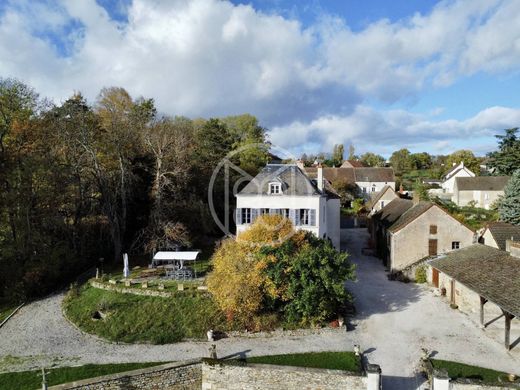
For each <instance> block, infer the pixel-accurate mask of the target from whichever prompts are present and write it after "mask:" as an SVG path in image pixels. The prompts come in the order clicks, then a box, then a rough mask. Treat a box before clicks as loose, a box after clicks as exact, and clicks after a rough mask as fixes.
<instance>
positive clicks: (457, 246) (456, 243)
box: [451, 241, 460, 249]
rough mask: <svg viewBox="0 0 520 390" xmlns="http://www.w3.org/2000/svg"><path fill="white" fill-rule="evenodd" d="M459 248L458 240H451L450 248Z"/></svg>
mask: <svg viewBox="0 0 520 390" xmlns="http://www.w3.org/2000/svg"><path fill="white" fill-rule="evenodd" d="M459 248H460V241H452V242H451V249H459Z"/></svg>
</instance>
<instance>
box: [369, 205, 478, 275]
mask: <svg viewBox="0 0 520 390" xmlns="http://www.w3.org/2000/svg"><path fill="white" fill-rule="evenodd" d="M370 233H371V237H372V241H373V242H374V243H376V252H377V255H378V256H379V257H380V258H382V259H383V262H384V264H385V265H386V266H387V267H388V268H389V269H390V271H391V272H392V273H393V272H397V271H401V270H404V269H405V268H408V267H410V266H412V265H414V264H416V263H418V262H420V261H422V260H425V259H427V258H429V257H432V256H437V255H438V254H441V253H446V252H450V251H452V250H456V249H459V248H464V247H467V246H469V245H471V244H472V243H473V241H474V232H473V231H472V230H471V229H470V228H469V227H467V226H466V225H464V224H462V223H461V222H459V221H458V220H457V219H455V218H454V217H453V216H451V215H450V214H449V213H448V212H447V211H446V210H444V209H442V208H441V207H439V206H438V205H436V204H434V203H432V202H418V201H415V200H408V199H394V200H392V201H391V202H390V203H389V204H388V205H386V206H385V207H383V208H382V209H381V210H380V211H378V212H376V213H375V214H374V215H373V216H372V218H371V221H370Z"/></svg>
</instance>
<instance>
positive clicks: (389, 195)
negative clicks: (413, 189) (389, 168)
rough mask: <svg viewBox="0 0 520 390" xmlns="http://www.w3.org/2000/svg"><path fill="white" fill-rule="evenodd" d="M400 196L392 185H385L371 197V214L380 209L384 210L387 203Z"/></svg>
mask: <svg viewBox="0 0 520 390" xmlns="http://www.w3.org/2000/svg"><path fill="white" fill-rule="evenodd" d="M397 198H399V195H398V194H397V193H396V192H395V191H394V190H393V189H392V187H390V186H388V185H387V186H384V187H383V189H382V190H381V191H379V192H378V193H377V194H376V195H374V196H373V197H371V199H370V201H369V203H368V207H369V208H370V212H369V214H368V215H369V216H370V215H374V214H375V213H377V212H378V211H380V210H382V209H383V207H385V206H386V205H387V204H389V203H390V202H391V201H393V200H394V199H397Z"/></svg>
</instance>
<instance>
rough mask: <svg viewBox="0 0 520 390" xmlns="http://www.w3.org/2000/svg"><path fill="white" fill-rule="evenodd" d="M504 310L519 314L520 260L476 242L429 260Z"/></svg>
mask: <svg viewBox="0 0 520 390" xmlns="http://www.w3.org/2000/svg"><path fill="white" fill-rule="evenodd" d="M430 264H431V266H432V267H434V268H436V269H438V270H439V271H441V272H443V273H445V274H447V275H449V276H450V277H452V278H453V279H455V280H456V281H458V282H460V283H462V284H463V285H465V286H466V287H468V288H469V289H471V290H473V291H475V292H476V293H477V294H479V295H481V296H482V297H484V298H486V299H487V300H488V301H490V302H493V303H495V304H496V305H498V306H500V307H501V308H502V309H504V310H505V311H507V312H509V313H511V314H513V315H514V316H516V317H520V259H519V258H517V257H513V256H511V255H510V254H509V253H507V252H505V251H501V250H499V249H496V248H492V247H489V246H486V245H482V244H474V245H471V246H468V247H466V248H463V249H459V250H457V251H453V252H449V253H448V254H446V255H444V256H442V257H440V258H437V259H435V260H432V261H430Z"/></svg>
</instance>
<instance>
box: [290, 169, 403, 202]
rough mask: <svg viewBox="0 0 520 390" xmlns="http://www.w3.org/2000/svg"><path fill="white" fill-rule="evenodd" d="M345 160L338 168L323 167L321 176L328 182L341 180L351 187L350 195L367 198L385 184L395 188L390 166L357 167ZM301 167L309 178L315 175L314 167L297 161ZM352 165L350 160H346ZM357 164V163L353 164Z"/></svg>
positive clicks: (392, 171)
mask: <svg viewBox="0 0 520 390" xmlns="http://www.w3.org/2000/svg"><path fill="white" fill-rule="evenodd" d="M347 162H348V161H346V162H345V163H344V164H343V165H342V166H341V167H339V168H329V167H325V168H323V176H324V178H325V180H326V181H327V182H328V183H329V184H333V183H335V182H341V183H344V184H346V185H347V186H350V187H351V188H352V192H353V194H352V197H353V198H355V197H362V198H364V199H366V200H369V199H370V197H371V195H373V194H376V193H377V192H380V191H381V190H382V189H383V188H384V187H385V186H389V187H390V188H392V189H393V190H395V175H394V170H393V169H392V168H380V167H358V166H352V167H349V166H346V163H347ZM298 164H299V166H300V168H301V169H303V170H304V171H305V173H306V174H307V175H308V176H309V177H310V178H316V177H317V169H318V168H316V167H303V164H301V162H298ZM348 165H352V162H348ZM354 165H357V164H354Z"/></svg>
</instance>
